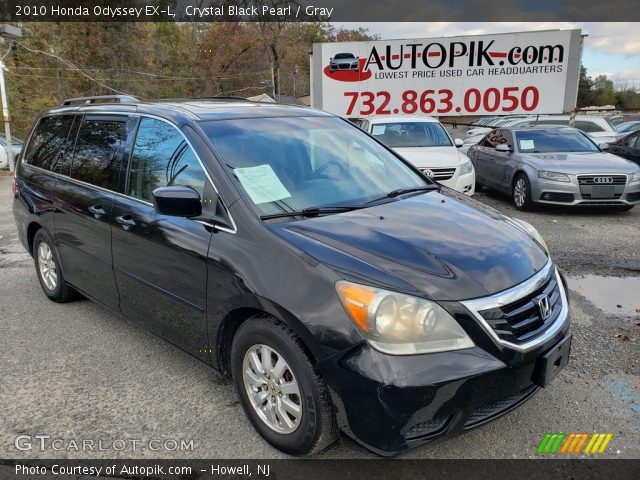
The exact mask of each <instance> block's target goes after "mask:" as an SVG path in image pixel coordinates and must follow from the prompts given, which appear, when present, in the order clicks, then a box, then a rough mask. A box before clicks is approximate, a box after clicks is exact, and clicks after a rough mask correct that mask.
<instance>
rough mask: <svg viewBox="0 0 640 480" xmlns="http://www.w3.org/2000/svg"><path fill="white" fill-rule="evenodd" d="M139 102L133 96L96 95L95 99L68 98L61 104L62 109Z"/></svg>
mask: <svg viewBox="0 0 640 480" xmlns="http://www.w3.org/2000/svg"><path fill="white" fill-rule="evenodd" d="M138 102H139V100H138V99H137V98H136V97H132V96H131V95H96V96H93V97H76V98H66V99H64V100H63V101H62V103H61V104H60V106H61V107H68V106H70V105H91V104H94V103H138Z"/></svg>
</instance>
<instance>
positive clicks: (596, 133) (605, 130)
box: [460, 115, 621, 154]
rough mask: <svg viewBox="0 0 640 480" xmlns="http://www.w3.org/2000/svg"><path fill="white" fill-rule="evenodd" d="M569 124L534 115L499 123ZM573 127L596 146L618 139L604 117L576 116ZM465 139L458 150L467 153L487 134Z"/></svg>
mask: <svg viewBox="0 0 640 480" xmlns="http://www.w3.org/2000/svg"><path fill="white" fill-rule="evenodd" d="M569 122H570V119H569V115H535V116H529V117H519V118H518V117H512V118H510V119H509V120H506V121H505V122H503V123H501V124H500V126H501V127H524V126H528V125H531V126H562V125H566V126H568V125H569ZM574 126H575V128H578V129H579V130H582V131H583V132H584V133H586V134H587V135H589V137H590V138H591V139H592V140H593V141H594V142H595V143H597V144H598V145H605V144H608V143H609V142H615V141H616V140H617V139H618V138H620V135H621V134H620V133H618V132H617V131H615V129H614V128H613V127H612V126H611V124H610V123H609V121H608V120H607V118H606V117H603V116H596V115H577V116H576V118H575V119H574ZM489 131H490V130H487V131H486V132H485V133H482V134H479V135H475V136H473V137H467V138H466V139H465V140H464V143H463V145H462V147H461V148H460V150H461V151H462V152H463V153H465V154H466V153H467V152H468V151H469V149H470V148H471V147H472V146H473V145H476V144H477V143H479V142H480V141H481V140H482V139H483V138H484V136H485V135H486V134H487V133H489Z"/></svg>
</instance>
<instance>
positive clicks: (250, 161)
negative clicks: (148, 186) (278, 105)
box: [201, 117, 427, 215]
mask: <svg viewBox="0 0 640 480" xmlns="http://www.w3.org/2000/svg"><path fill="white" fill-rule="evenodd" d="M201 126H202V128H203V130H204V132H205V133H206V134H207V136H208V137H209V138H210V139H211V142H212V143H213V145H214V146H215V148H216V149H217V150H218V152H219V153H220V155H221V156H222V159H223V161H224V163H225V164H226V165H227V167H228V168H230V169H231V170H232V171H233V174H234V177H235V178H236V180H237V181H238V182H239V183H240V185H241V186H242V188H243V189H244V191H245V192H246V193H247V196H248V197H249V198H250V199H251V201H252V202H253V203H254V204H255V205H256V206H257V208H258V210H259V211H260V214H261V215H269V214H277V213H283V212H293V211H300V210H303V209H307V208H316V207H325V206H336V205H362V204H364V203H366V202H367V201H371V200H373V199H376V198H380V197H381V196H384V195H386V194H387V193H389V192H392V191H394V190H399V189H405V188H412V187H416V186H424V185H426V184H427V182H425V180H424V179H423V178H422V177H420V176H419V175H418V174H417V173H415V172H414V171H413V170H411V169H410V168H409V167H408V166H407V165H405V164H404V163H402V162H401V161H400V160H399V159H398V158H397V157H396V156H394V155H393V154H392V153H391V152H389V151H387V150H386V149H385V148H384V147H382V146H381V145H379V144H378V143H376V142H374V141H373V140H371V138H369V137H368V136H367V135H366V134H365V133H364V132H363V131H362V130H360V129H358V128H357V127H354V126H351V125H349V124H348V123H346V122H344V121H343V120H340V119H338V118H334V117H283V118H250V119H241V120H225V121H211V122H203V123H201Z"/></svg>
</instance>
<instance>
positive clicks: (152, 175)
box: [127, 118, 206, 202]
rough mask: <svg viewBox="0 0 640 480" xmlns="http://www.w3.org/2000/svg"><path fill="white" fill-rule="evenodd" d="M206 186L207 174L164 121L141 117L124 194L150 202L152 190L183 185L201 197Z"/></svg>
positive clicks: (180, 137) (181, 137) (184, 142)
mask: <svg viewBox="0 0 640 480" xmlns="http://www.w3.org/2000/svg"><path fill="white" fill-rule="evenodd" d="M205 183H206V175H205V173H204V171H203V170H202V167H201V166H200V164H199V163H198V160H197V158H196V156H195V154H194V153H193V150H191V147H189V145H188V144H187V142H186V140H185V139H184V137H183V136H182V134H181V133H180V132H179V131H178V130H176V129H175V127H173V126H172V125H169V124H168V123H166V122H163V121H160V120H155V119H152V118H143V119H142V120H141V121H140V127H139V129H138V135H137V138H136V143H135V146H134V149H133V153H132V156H131V167H130V172H129V182H128V186H127V193H128V194H129V195H131V196H132V197H135V198H140V199H142V200H147V201H149V202H151V201H153V190H154V189H156V188H158V187H167V186H173V185H184V186H188V187H192V188H194V189H195V190H196V191H197V192H198V193H199V194H200V197H201V198H202V197H203V196H204V186H205Z"/></svg>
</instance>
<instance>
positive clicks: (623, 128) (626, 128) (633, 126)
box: [615, 120, 640, 134]
mask: <svg viewBox="0 0 640 480" xmlns="http://www.w3.org/2000/svg"><path fill="white" fill-rule="evenodd" d="M615 129H616V131H617V132H618V133H620V134H625V133H631V132H635V131H636V130H640V121H638V120H635V121H633V122H624V123H621V124H619V125H616V127H615Z"/></svg>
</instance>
